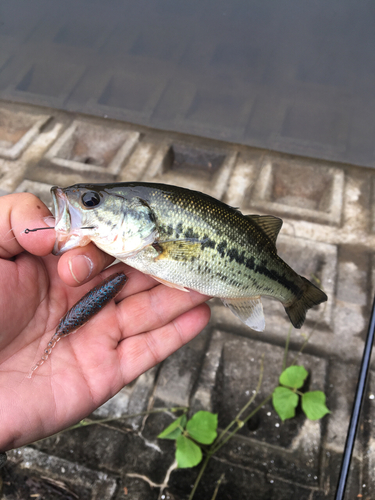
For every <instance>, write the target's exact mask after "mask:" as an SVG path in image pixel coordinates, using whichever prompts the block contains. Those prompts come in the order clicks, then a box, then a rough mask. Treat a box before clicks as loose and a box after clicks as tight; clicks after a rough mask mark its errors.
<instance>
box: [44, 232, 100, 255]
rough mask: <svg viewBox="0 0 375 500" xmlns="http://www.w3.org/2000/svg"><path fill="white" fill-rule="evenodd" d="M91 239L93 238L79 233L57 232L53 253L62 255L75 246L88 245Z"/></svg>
mask: <svg viewBox="0 0 375 500" xmlns="http://www.w3.org/2000/svg"><path fill="white" fill-rule="evenodd" d="M90 241H91V239H90V238H89V237H87V236H82V235H79V234H67V235H64V234H61V233H60V234H59V233H57V236H56V241H55V245H54V247H53V251H52V253H53V254H54V255H62V254H63V253H65V252H67V251H68V250H72V249H73V248H77V247H84V246H86V245H88V244H89V243H90Z"/></svg>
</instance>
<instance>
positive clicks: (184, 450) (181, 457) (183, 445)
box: [176, 434, 202, 469]
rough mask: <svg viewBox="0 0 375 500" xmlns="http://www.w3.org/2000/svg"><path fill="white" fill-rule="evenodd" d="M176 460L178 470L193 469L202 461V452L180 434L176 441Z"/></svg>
mask: <svg viewBox="0 0 375 500" xmlns="http://www.w3.org/2000/svg"><path fill="white" fill-rule="evenodd" d="M176 460H177V464H178V467H179V469H185V468H187V467H194V466H195V465H198V464H199V462H200V461H201V460H202V450H201V449H200V448H199V446H198V445H197V444H195V443H193V441H192V440H191V439H189V438H188V437H186V436H184V435H183V434H181V436H178V438H177V439H176Z"/></svg>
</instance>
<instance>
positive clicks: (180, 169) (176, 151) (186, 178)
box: [142, 141, 237, 199]
mask: <svg viewBox="0 0 375 500" xmlns="http://www.w3.org/2000/svg"><path fill="white" fill-rule="evenodd" d="M236 159H237V152H235V151H230V150H229V151H228V150H225V149H219V148H217V147H215V148H207V146H206V147H204V148H203V147H202V148H200V147H197V146H195V145H194V146H193V145H192V144H189V142H186V143H181V142H180V141H168V142H166V143H165V144H164V147H163V149H160V152H159V156H158V157H157V158H156V157H155V158H154V160H153V162H152V163H151V164H150V165H149V167H148V169H147V171H146V173H145V175H144V176H143V179H142V180H145V181H149V182H162V183H166V184H177V185H179V186H182V187H186V188H189V189H195V190H197V191H203V192H205V193H207V194H210V195H212V196H214V197H215V198H219V199H221V198H222V197H223V195H224V193H225V191H226V189H227V186H228V182H229V179H230V176H231V173H232V170H233V168H234V166H235V163H236Z"/></svg>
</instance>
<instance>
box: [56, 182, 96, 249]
mask: <svg viewBox="0 0 375 500" xmlns="http://www.w3.org/2000/svg"><path fill="white" fill-rule="evenodd" d="M51 194H52V198H53V211H54V214H55V220H56V223H55V231H56V241H55V245H54V247H53V250H52V253H53V254H54V255H61V254H63V253H64V252H67V251H68V250H71V249H73V248H76V247H79V246H85V245H87V244H88V243H89V242H90V239H89V238H88V237H87V235H85V234H82V233H81V230H83V229H86V230H87V229H96V227H95V226H83V225H82V214H81V212H80V210H79V209H77V208H76V207H75V206H74V205H73V204H72V203H70V202H69V199H68V197H67V196H66V194H65V192H64V189H61V188H59V187H58V186H53V187H52V188H51Z"/></svg>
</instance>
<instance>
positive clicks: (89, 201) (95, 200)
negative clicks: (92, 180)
mask: <svg viewBox="0 0 375 500" xmlns="http://www.w3.org/2000/svg"><path fill="white" fill-rule="evenodd" d="M82 203H83V204H84V206H85V207H88V208H91V207H96V205H99V203H100V196H99V195H98V193H96V192H95V191H87V193H84V194H83V195H82Z"/></svg>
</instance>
